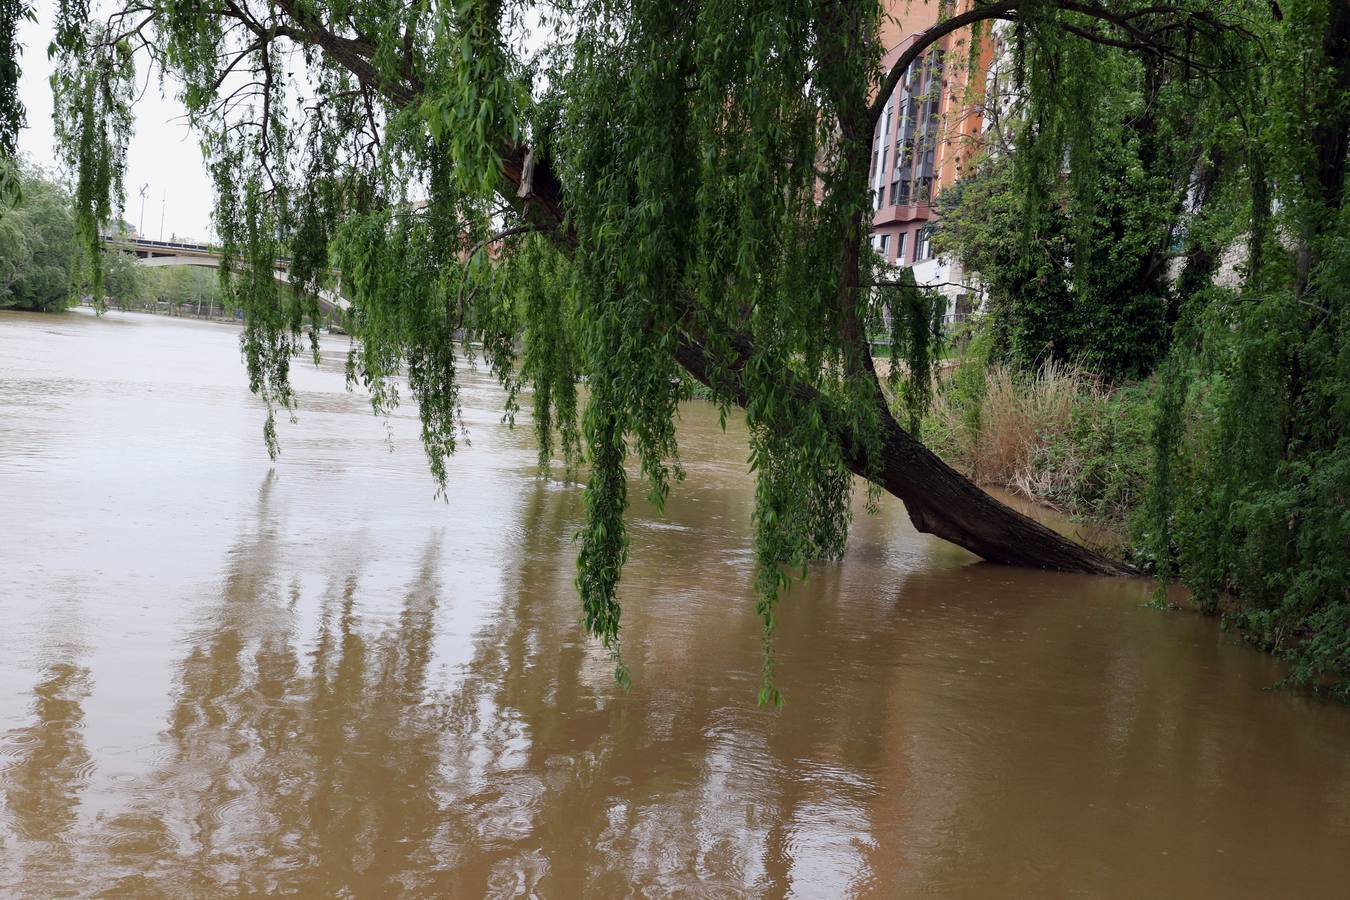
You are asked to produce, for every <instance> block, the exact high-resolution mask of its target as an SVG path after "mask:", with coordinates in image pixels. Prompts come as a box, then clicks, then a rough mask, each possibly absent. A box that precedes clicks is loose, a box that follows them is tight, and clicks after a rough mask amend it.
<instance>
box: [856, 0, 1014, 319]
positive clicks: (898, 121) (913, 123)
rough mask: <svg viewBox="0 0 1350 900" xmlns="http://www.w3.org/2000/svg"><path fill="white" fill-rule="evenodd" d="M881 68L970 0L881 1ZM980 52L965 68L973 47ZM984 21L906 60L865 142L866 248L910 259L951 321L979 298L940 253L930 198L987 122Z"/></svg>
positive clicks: (902, 261)
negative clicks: (868, 160) (868, 152)
mask: <svg viewBox="0 0 1350 900" xmlns="http://www.w3.org/2000/svg"><path fill="white" fill-rule="evenodd" d="M882 5H883V6H884V7H885V9H884V10H883V20H882V25H881V42H882V46H884V47H886V48H887V49H886V53H885V56H883V57H882V66H883V68H884V69H886V70H889V69H890V68H891V67H892V66H893V65H894V64H895V61H896V60H898V59H899V58H900V56H901V55H902V54H903V53H904V52H905V51H906V50H907V49H909V47H910V46H911V45H912V44H913V43H914V41H915V40H916V39H917V37H918V35H920V34H922V33H923V32H924V31H925V30H926V29H928V28H929V27H931V26H932V25H934V24H936V22H937V21H938V14H939V9H940V8H941V9H942V11H944V12H950V13H951V14H956V13H960V12H963V11H964V10H966V9H968V8H969V7H970V6H971V0H957V2H944V3H938V2H936V0H929V2H924V0H882ZM972 40H978V41H979V48H978V49H979V60H978V64H977V65H975V66H970V65H969V64H968V63H969V59H970V45H971V41H972ZM993 57H994V52H993V48H992V42H991V40H990V37H989V31H988V29H987V28H986V29H983V30H981V32H980V33H979V35H978V37H977V35H976V34H975V33H974V32H973V31H972V29H970V28H963V29H959V30H957V31H955V32H953V33H951V34H949V35H947V36H945V37H944V38H943V39H941V40H940V41H938V42H937V43H935V44H934V45H933V46H932V47H930V48H929V49H928V50H927V51H925V52H924V54H923V55H922V56H921V57H919V59H918V60H916V61H915V62H914V64H913V65H911V66H910V67H909V70H908V71H907V72H906V73H905V75H904V76H903V77H902V78H901V79H900V81H899V83H898V84H897V85H896V88H895V90H894V91H893V92H892V93H891V96H890V97H889V99H888V101H887V104H886V108H885V112H884V113H883V115H882V117H881V121H880V122H878V124H877V129H876V133H875V134H874V135H873V142H872V168H871V197H872V208H873V214H872V247H873V249H874V250H876V252H877V253H879V254H880V255H881V256H882V258H883V259H885V260H886V261H887V262H888V263H891V264H892V265H895V266H912V267H913V269H914V277H915V280H916V281H918V283H919V284H923V285H929V286H932V287H934V288H936V289H937V290H939V291H941V292H942V293H943V294H944V295H946V296H947V297H948V310H947V318H948V320H956V319H962V318H964V317H965V316H966V315H968V314H969V313H970V312H971V311H972V310H973V309H974V308H976V307H977V306H978V305H979V289H978V287H976V286H973V285H968V284H967V283H966V282H967V279H966V277H965V273H964V272H962V271H961V269H960V265H959V263H958V262H957V261H955V260H947V259H943V258H941V257H939V256H937V255H936V254H935V253H934V250H933V246H932V240H931V235H932V228H933V225H934V224H935V222H936V220H937V215H936V213H935V212H934V209H933V203H934V201H935V200H936V198H937V196H938V194H940V193H941V192H942V190H943V189H944V188H945V187H947V186H949V185H951V184H953V183H954V182H956V181H957V180H959V179H960V178H961V176H962V173H963V171H964V170H965V168H966V166H967V165H968V164H970V163H971V162H972V160H973V157H974V154H975V152H976V151H977V150H978V149H979V147H980V144H981V141H982V138H983V135H984V132H985V128H986V126H987V124H988V120H987V119H986V116H985V111H984V104H983V99H984V95H985V88H986V78H987V75H988V67H989V61H990V60H992V59H993Z"/></svg>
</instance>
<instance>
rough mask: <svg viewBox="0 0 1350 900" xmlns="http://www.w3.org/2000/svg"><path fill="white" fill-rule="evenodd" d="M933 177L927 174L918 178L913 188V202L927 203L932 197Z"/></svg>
mask: <svg viewBox="0 0 1350 900" xmlns="http://www.w3.org/2000/svg"><path fill="white" fill-rule="evenodd" d="M932 193H933V179H932V178H931V177H929V176H927V175H925V176H923V177H922V178H920V179H919V180H918V182H917V183H916V185H915V189H914V202H915V203H927V202H928V201H929V200H931V199H932V196H931V194H932Z"/></svg>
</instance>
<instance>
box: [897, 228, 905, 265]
mask: <svg viewBox="0 0 1350 900" xmlns="http://www.w3.org/2000/svg"><path fill="white" fill-rule="evenodd" d="M895 263H896V265H899V266H903V265H904V264H905V233H904V232H903V231H902V232H900V233H899V234H897V235H896V236H895Z"/></svg>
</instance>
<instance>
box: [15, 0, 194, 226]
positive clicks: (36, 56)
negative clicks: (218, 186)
mask: <svg viewBox="0 0 1350 900" xmlns="http://www.w3.org/2000/svg"><path fill="white" fill-rule="evenodd" d="M37 13H38V21H37V22H36V23H32V22H25V23H23V24H22V25H21V27H20V28H19V42H20V43H21V44H22V45H23V47H24V52H23V56H21V57H20V58H19V65H20V66H22V67H23V77H22V80H21V81H20V83H19V97H20V99H22V100H23V105H24V106H25V107H26V108H27V110H28V127H27V128H25V129H24V130H23V131H21V132H20V133H19V152H20V153H23V154H26V155H27V156H28V157H29V158H30V159H31V160H32V161H33V162H35V163H37V164H38V165H41V166H45V167H49V168H52V167H55V166H56V155H55V151H54V147H53V144H54V142H55V139H54V137H53V133H52V89H51V85H50V84H49V83H48V78H49V76H50V75H51V73H52V66H51V63H50V62H49V61H48V59H47V45H48V44H50V43H51V40H52V24H53V21H54V19H55V15H56V3H55V0H38V2H37ZM138 74H139V75H140V76H141V86H142V87H144V88H145V89H144V92H143V93H142V95H141V98H140V101H139V102H138V103H137V104H136V132H135V134H134V135H133V136H132V139H131V144H130V146H128V148H127V176H126V188H127V209H126V212H125V213H124V214H123V218H125V219H126V220H127V221H128V222H130V223H131V224H132V226H136V227H139V226H140V222H141V198H140V195H139V191H140V187H141V185H143V184H149V185H150V189H149V190H148V191H147V192H146V199H145V225H144V228H142V229H141V231H142V233H143V234H144V235H145V236H146V237H149V238H154V239H158V238H159V236H160V216H161V212H162V213H163V222H164V230H163V234H164V238H165V239H166V240H167V239H168V238H169V237H171V236H175V235H176V236H177V237H178V238H180V239H181V238H185V237H186V238H196V239H199V240H206V239H208V238H210V237H211V236H212V233H211V224H210V223H211V206H212V203H213V198H214V192H213V190H212V187H211V180H210V177H209V176H208V175H207V173H206V168H205V166H204V164H203V162H202V153H201V149H200V148H199V147H198V145H197V138H196V137H195V136H194V135H193V134H192V132H191V131H190V130H189V129H188V127H187V125H186V123H185V122H184V121H182V119H181V116H182V115H183V107H182V105H181V104H179V103H178V102H177V101H175V100H174V99H173V97H172V94H173V93H174V89H173V85H171V84H170V83H168V82H166V83H165V85H164V93H163V94H161V89H160V85H159V83H158V81H157V80H151V82H150V84H149V85H148V86H145V74H146V73H145V72H144V71H140V72H138Z"/></svg>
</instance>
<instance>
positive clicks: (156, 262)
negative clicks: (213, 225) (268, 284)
mask: <svg viewBox="0 0 1350 900" xmlns="http://www.w3.org/2000/svg"><path fill="white" fill-rule="evenodd" d="M103 243H104V245H105V246H107V247H110V248H112V249H114V250H121V251H123V252H126V253H131V254H134V255H135V256H136V258H137V259H138V260H139V263H140V265H142V266H147V267H157V266H202V267H205V268H209V269H219V268H220V259H221V254H220V248H219V247H213V246H211V245H210V244H191V243H185V242H183V241H152V240H148V239H146V238H140V237H129V236H126V235H113V234H105V235H103ZM272 276H273V277H274V278H276V280H277V281H282V282H285V283H287V284H290V281H291V275H290V260H288V259H285V258H284V257H283V258H281V259H278V260H277V261H276V262H275V263H273V265H272ZM315 295H316V297H317V298H318V301H319V303H320V304H321V305H322V306H323V307H325V309H326V310H327V311H329V312H332V311H333V310H334V309H338V310H341V311H342V312H346V311H347V310H348V309H350V308H351V301H349V300H347V298H345V297H343V296H342V295H341V294H339V293H338V292H337V291H330V290H327V289H325V288H320V289H319V290H318V291H316V292H315Z"/></svg>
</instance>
